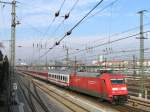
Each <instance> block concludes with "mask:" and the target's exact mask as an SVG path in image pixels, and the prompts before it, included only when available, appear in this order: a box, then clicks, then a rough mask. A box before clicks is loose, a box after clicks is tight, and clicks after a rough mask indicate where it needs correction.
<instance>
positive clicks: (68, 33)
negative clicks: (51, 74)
mask: <svg viewBox="0 0 150 112" xmlns="http://www.w3.org/2000/svg"><path fill="white" fill-rule="evenodd" d="M102 2H103V0H100V1H99V2H98V3H97V4H96V5H95V6H94V7H93V8H92V9H91V10H90V11H89V12H88V13H87V14H86V15H85V16H84V17H83V18H82V19H81V20H80V21H79V22H77V23H76V24H75V25H74V26H73V27H72V28H71V29H70V30H69V31H68V32H66V33H65V35H64V36H63V37H62V38H61V39H60V40H59V41H56V43H55V44H54V45H53V46H52V47H51V48H50V49H49V50H48V51H46V52H45V53H44V54H43V55H41V56H40V57H43V56H45V55H46V54H47V53H48V52H49V51H50V50H51V49H53V48H54V47H55V46H57V45H59V44H60V42H61V41H62V40H63V39H65V37H67V36H69V35H70V34H71V33H72V31H73V30H74V29H75V28H76V27H77V26H78V25H79V24H80V23H81V22H82V21H83V20H84V19H85V18H86V17H87V16H88V15H89V14H90V13H91V12H92V11H93V10H95V9H96V8H97V7H98V6H99V5H100V4H101V3H102Z"/></svg>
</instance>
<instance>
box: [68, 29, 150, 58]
mask: <svg viewBox="0 0 150 112" xmlns="http://www.w3.org/2000/svg"><path fill="white" fill-rule="evenodd" d="M143 33H144V34H145V33H150V31H145V32H143ZM138 35H139V33H137V34H133V35H129V36H126V37H122V38H118V39H115V40H112V41H107V42H104V43H101V44H98V45H94V46H92V47H89V49H93V48H98V47H101V46H104V45H107V44H110V43H115V42H118V41H121V40H125V39H128V38H132V37H137V36H138ZM86 50H87V49H86V48H84V49H81V50H78V51H77V52H72V53H69V55H73V54H78V53H81V52H84V51H86Z"/></svg>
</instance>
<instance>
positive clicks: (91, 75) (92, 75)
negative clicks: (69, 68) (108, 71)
mask: <svg viewBox="0 0 150 112" xmlns="http://www.w3.org/2000/svg"><path fill="white" fill-rule="evenodd" d="M76 74H77V75H79V76H84V77H99V76H100V75H101V74H100V73H96V72H76Z"/></svg>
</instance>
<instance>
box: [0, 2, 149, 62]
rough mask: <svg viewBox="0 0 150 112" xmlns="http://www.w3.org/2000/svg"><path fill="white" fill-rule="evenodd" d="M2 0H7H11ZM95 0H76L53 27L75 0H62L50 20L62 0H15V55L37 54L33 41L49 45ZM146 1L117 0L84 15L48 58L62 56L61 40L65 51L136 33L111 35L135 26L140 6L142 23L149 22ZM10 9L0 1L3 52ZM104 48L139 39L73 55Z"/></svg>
mask: <svg viewBox="0 0 150 112" xmlns="http://www.w3.org/2000/svg"><path fill="white" fill-rule="evenodd" d="M2 1H4V0H2ZM5 1H7V2H10V1H11V0H5ZM99 1H100V0H79V2H78V3H77V5H76V6H75V8H74V9H73V10H72V11H71V13H70V17H69V19H68V20H66V21H64V23H62V24H61V26H60V27H59V29H57V31H56V28H57V27H58V25H60V23H61V22H62V21H63V19H64V18H63V16H64V15H65V14H66V13H68V12H69V10H70V9H71V8H72V6H73V4H74V3H75V2H76V0H66V1H65V3H64V5H63V7H62V9H61V12H60V16H59V17H58V18H56V19H55V21H54V22H52V20H53V19H54V14H55V12H57V11H58V10H59V9H60V6H61V4H62V2H63V0H18V3H17V7H16V13H17V20H18V21H20V23H21V24H20V25H18V26H17V32H16V33H17V35H16V46H20V45H21V46H22V48H16V49H17V50H16V54H17V59H18V58H23V59H29V58H30V59H31V58H33V57H34V58H38V56H39V52H38V51H39V50H38V49H37V48H34V49H33V43H34V44H37V43H39V42H41V43H42V45H43V46H44V45H45V42H46V41H47V47H51V46H52V45H53V44H54V42H55V41H57V40H59V39H60V38H61V37H62V36H64V34H65V32H67V31H68V30H69V29H70V28H72V27H73V26H74V25H75V24H76V23H77V22H78V21H79V20H80V19H81V18H82V17H83V16H84V15H85V14H86V13H87V12H88V11H89V10H90V9H92V8H93V7H94V6H95V5H96V3H98V2H99ZM113 1H115V0H104V1H103V2H102V4H101V5H99V7H97V8H96V9H95V10H94V11H93V13H92V14H94V13H95V12H97V11H99V10H101V9H102V8H104V7H105V6H107V5H108V4H110V3H111V2H113ZM149 4H150V1H149V0H118V1H117V2H116V3H115V4H113V5H111V6H110V7H108V8H107V9H105V10H104V11H102V12H100V13H98V14H96V15H95V16H93V17H91V18H88V19H85V21H83V22H82V24H80V25H79V26H78V27H76V28H75V29H74V30H73V32H72V34H71V36H69V37H67V38H65V39H64V40H63V42H62V43H61V45H60V47H56V48H55V49H54V50H52V51H51V52H49V53H48V57H49V59H52V58H54V57H57V58H58V59H59V58H62V57H65V50H64V49H62V46H63V45H64V44H65V45H66V46H67V47H69V49H70V50H69V52H78V51H75V49H85V48H86V47H87V48H88V47H91V46H94V45H97V44H101V43H103V42H106V41H108V40H114V39H117V38H120V37H125V36H129V35H132V34H136V33H138V32H139V28H137V29H135V30H132V31H130V32H127V33H125V34H122V35H119V36H113V37H112V36H111V35H113V34H115V33H119V32H122V31H126V30H128V29H131V28H134V27H137V26H138V25H139V15H138V14H137V12H138V11H140V10H147V11H148V12H146V13H145V16H144V24H147V23H150V5H149ZM10 13H11V7H10V6H9V5H5V6H4V4H1V6H0V42H1V41H2V42H3V44H4V46H5V49H6V50H5V51H4V52H5V53H8V49H7V47H8V45H9V43H8V42H7V41H5V40H10V22H11V16H10ZM92 14H91V15H92ZM91 15H90V16H91ZM144 30H145V31H147V30H150V25H147V26H145V28H144ZM147 36H148V37H149V34H147ZM109 37H110V39H109ZM149 42H150V41H149V39H148V40H146V45H145V47H146V48H149V47H150V46H149V45H148V43H149ZM118 46H119V47H118ZM106 48H108V49H109V48H111V49H112V50H113V51H119V50H125V49H138V48H139V40H138V39H136V38H135V37H134V39H127V40H124V41H120V42H117V43H114V44H111V45H107V46H102V47H100V48H97V49H92V50H91V51H88V53H87V51H86V52H83V53H79V54H76V55H77V56H79V57H83V56H89V55H94V54H95V55H96V54H100V53H101V52H103V51H104V50H105V49H106ZM44 52H45V50H42V51H41V52H40V55H41V54H43V53H44ZM59 55H60V56H59ZM74 56H75V55H73V56H72V58H73V57H74ZM131 56H132V54H131ZM147 56H149V55H147Z"/></svg>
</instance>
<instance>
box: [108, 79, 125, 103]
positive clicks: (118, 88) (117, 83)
mask: <svg viewBox="0 0 150 112" xmlns="http://www.w3.org/2000/svg"><path fill="white" fill-rule="evenodd" d="M110 83H111V94H112V102H113V103H115V104H123V103H125V102H126V101H127V97H128V90H127V84H126V83H125V77H123V76H116V77H113V78H111V79H110Z"/></svg>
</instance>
